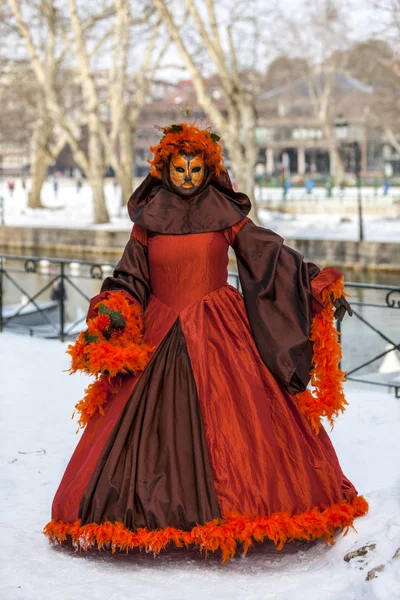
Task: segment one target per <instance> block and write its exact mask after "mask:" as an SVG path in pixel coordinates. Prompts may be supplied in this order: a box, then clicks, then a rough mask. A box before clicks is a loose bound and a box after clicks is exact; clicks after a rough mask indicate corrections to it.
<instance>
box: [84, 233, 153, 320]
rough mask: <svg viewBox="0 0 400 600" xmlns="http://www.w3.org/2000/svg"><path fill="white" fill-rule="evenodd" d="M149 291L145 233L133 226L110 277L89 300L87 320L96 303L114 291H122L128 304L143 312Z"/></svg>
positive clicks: (92, 312) (92, 313) (91, 314)
mask: <svg viewBox="0 0 400 600" xmlns="http://www.w3.org/2000/svg"><path fill="white" fill-rule="evenodd" d="M150 289H151V288H150V277H149V267H148V260H147V231H146V230H145V229H144V228H142V227H140V226H139V225H136V224H135V225H134V226H133V229H132V233H131V237H130V239H129V241H128V243H127V244H126V246H125V249H124V252H123V254H122V257H121V260H120V261H119V263H118V264H117V265H116V267H115V269H114V271H113V274H112V276H110V277H107V278H106V279H105V280H104V281H103V284H102V286H101V291H100V294H98V295H97V296H95V297H94V298H92V299H91V301H90V306H89V311H88V315H87V318H88V319H89V318H91V317H92V316H93V315H94V306H95V305H96V304H97V303H98V302H100V301H101V300H103V299H105V298H106V297H107V296H108V295H109V293H111V292H113V291H116V290H122V291H124V292H125V293H126V295H127V297H128V298H129V300H130V302H134V303H136V304H138V305H139V306H140V308H141V310H142V312H143V311H144V310H145V309H146V306H147V302H148V300H149V296H150Z"/></svg>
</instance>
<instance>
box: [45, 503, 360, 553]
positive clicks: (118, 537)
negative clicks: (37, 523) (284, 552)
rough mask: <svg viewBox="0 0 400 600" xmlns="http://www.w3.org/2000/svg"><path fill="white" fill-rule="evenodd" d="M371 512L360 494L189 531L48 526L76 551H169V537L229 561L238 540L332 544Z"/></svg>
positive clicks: (77, 524) (53, 537)
mask: <svg viewBox="0 0 400 600" xmlns="http://www.w3.org/2000/svg"><path fill="white" fill-rule="evenodd" d="M367 512H368V503H367V501H366V500H365V499H364V498H363V497H362V496H356V497H355V498H353V500H352V501H350V502H349V501H347V500H343V501H342V502H340V503H338V504H333V505H332V506H329V507H327V508H325V509H318V508H313V509H312V510H308V511H306V512H303V513H301V514H298V515H293V516H290V515H288V514H287V513H274V514H273V515H271V516H270V517H255V518H249V517H245V516H243V515H240V514H231V515H228V516H227V518H225V519H222V520H218V519H214V520H213V521H209V522H208V523H206V524H205V525H197V526H196V527H193V529H192V530H191V531H183V530H181V529H175V528H174V527H165V529H157V530H149V529H138V530H136V531H130V530H129V529H127V528H126V527H124V525H123V524H122V523H120V522H115V523H111V522H110V521H107V522H105V523H102V524H100V525H99V524H97V523H90V524H88V525H82V526H81V524H80V521H75V523H65V522H63V521H55V520H53V521H50V523H48V524H47V525H46V527H45V528H44V531H43V532H44V534H45V535H47V537H48V538H49V541H50V542H51V543H60V544H62V543H63V542H66V541H67V540H68V539H71V540H72V543H73V545H74V546H75V548H76V549H77V550H79V549H81V550H87V549H88V548H92V547H97V548H98V549H101V548H104V547H109V548H111V550H112V552H115V551H116V550H122V551H126V552H128V551H129V550H133V549H134V548H139V549H140V550H145V551H146V552H152V553H153V554H154V555H156V554H158V553H159V552H160V551H161V550H165V549H166V548H167V546H168V544H169V543H170V542H173V543H174V544H175V545H176V546H177V547H179V548H182V547H184V546H186V547H188V546H191V545H196V546H199V547H200V551H205V553H206V554H207V552H210V551H211V552H214V551H216V550H221V551H222V560H223V562H227V561H228V560H230V559H231V558H233V557H234V555H235V551H236V547H237V544H238V543H240V544H242V546H243V552H245V553H246V552H247V551H248V549H249V547H250V546H251V545H252V544H253V542H255V541H256V542H263V541H264V540H265V539H269V540H272V541H273V542H274V543H275V544H276V546H277V550H281V549H282V548H283V546H284V544H285V543H286V542H291V541H293V540H295V539H297V540H307V541H312V540H315V539H317V538H324V539H325V540H326V541H328V542H329V543H331V544H333V543H334V541H333V538H334V535H335V533H336V532H337V530H338V529H345V534H346V533H347V531H348V529H349V528H350V527H352V525H353V521H354V519H355V518H356V517H361V516H363V515H365V514H366V513H367Z"/></svg>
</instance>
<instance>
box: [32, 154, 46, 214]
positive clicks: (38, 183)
mask: <svg viewBox="0 0 400 600" xmlns="http://www.w3.org/2000/svg"><path fill="white" fill-rule="evenodd" d="M50 163H51V159H50V157H49V155H48V153H47V152H45V151H43V149H38V148H37V149H36V152H35V155H34V159H33V161H32V165H31V189H30V192H29V197H28V207H29V208H45V206H44V205H43V204H42V200H41V192H42V187H43V183H44V182H45V179H46V177H47V171H48V168H49V166H50Z"/></svg>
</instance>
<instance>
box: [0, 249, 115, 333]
mask: <svg viewBox="0 0 400 600" xmlns="http://www.w3.org/2000/svg"><path fill="white" fill-rule="evenodd" d="M21 263H22V265H21ZM15 265H16V266H15ZM113 266H114V265H112V264H110V263H101V264H100V263H97V262H90V261H84V260H73V261H72V260H68V259H59V258H44V257H43V258H42V257H35V256H18V255H13V254H0V332H1V331H3V330H4V329H6V328H7V329H8V328H9V329H14V330H18V331H21V330H22V331H26V332H28V333H30V335H35V334H38V335H43V336H45V337H58V338H59V339H60V340H61V341H64V340H65V339H66V338H68V337H73V336H76V335H77V328H78V327H79V325H80V324H83V323H84V321H85V316H82V317H80V318H78V319H76V320H75V321H73V322H67V321H66V310H65V305H66V300H67V289H68V287H69V286H70V287H71V288H72V289H74V290H75V292H76V293H77V294H78V295H79V296H80V297H82V298H83V299H84V300H85V301H86V302H87V303H89V302H90V297H89V296H88V295H87V294H86V293H85V292H84V291H83V290H82V289H81V288H80V287H79V286H78V285H77V283H76V282H75V281H74V279H75V280H78V279H83V280H93V279H97V280H102V279H103V278H104V271H105V270H107V269H109V270H112V268H113ZM82 268H83V269H84V270H85V271H86V273H81V272H80V271H81V269H82ZM76 270H78V271H79V274H74V271H76ZM39 273H40V274H42V275H46V274H48V275H49V280H48V281H47V282H46V283H45V285H42V286H41V287H39V289H35V291H34V293H33V294H31V293H29V291H28V290H27V287H26V286H24V285H22V284H21V283H20V281H18V279H20V277H18V276H20V275H21V274H22V275H24V277H25V276H27V275H29V274H39ZM6 282H7V283H8V284H9V286H10V288H11V289H14V291H17V292H19V293H20V294H21V295H22V296H23V300H22V301H21V302H20V303H19V304H17V305H15V306H14V307H11V310H8V311H7V312H5V309H6V306H5V302H4V297H5V289H4V287H5V283H6ZM51 292H52V296H53V298H54V300H53V303H52V304H51V303H50V306H49V302H48V301H47V302H43V300H39V298H40V297H41V296H43V295H47V294H48V293H51ZM55 304H57V305H58V311H57V312H58V318H57V319H56V320H55V319H54V318H53V314H54V311H53V313H51V314H50V312H49V308H54V306H55ZM13 308H15V310H13ZM28 308H30V309H33V310H34V311H35V312H36V315H38V316H40V319H41V320H42V324H39V325H32V324H31V325H29V324H24V322H23V319H24V318H25V320H26V314H27V309H28ZM20 321H21V322H20Z"/></svg>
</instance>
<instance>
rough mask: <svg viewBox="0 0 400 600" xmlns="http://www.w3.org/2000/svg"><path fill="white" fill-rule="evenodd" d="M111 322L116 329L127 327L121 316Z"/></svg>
mask: <svg viewBox="0 0 400 600" xmlns="http://www.w3.org/2000/svg"><path fill="white" fill-rule="evenodd" d="M111 322H112V325H113V327H114V328H115V329H124V327H125V326H126V321H125V319H124V317H123V316H122V315H121V314H120V315H119V316H118V317H117V318H116V319H113V320H112V321H111Z"/></svg>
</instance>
